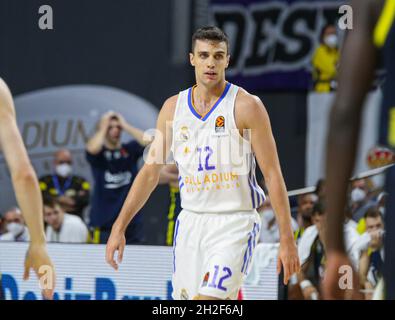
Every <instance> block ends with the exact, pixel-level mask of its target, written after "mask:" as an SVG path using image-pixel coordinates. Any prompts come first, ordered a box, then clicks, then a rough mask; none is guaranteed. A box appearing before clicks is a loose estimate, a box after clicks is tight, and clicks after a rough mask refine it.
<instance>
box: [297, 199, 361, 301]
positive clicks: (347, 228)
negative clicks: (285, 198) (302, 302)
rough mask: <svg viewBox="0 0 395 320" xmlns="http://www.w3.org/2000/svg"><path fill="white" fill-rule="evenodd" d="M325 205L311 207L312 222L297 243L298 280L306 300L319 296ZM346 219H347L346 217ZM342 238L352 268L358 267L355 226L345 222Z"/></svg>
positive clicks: (357, 236) (357, 239)
mask: <svg viewBox="0 0 395 320" xmlns="http://www.w3.org/2000/svg"><path fill="white" fill-rule="evenodd" d="M325 214H326V207H325V204H324V202H318V203H316V204H315V205H314V207H313V209H312V223H313V225H311V226H310V227H308V228H307V229H306V230H305V232H304V233H303V235H302V237H301V238H300V241H299V243H298V252H299V259H300V264H301V272H300V273H299V274H298V282H299V285H300V288H301V290H302V293H303V297H304V298H305V299H307V300H316V299H319V297H320V283H321V280H322V278H323V275H324V271H325V247H324V245H323V243H324V242H323V239H324V233H325V224H324V219H325ZM346 220H347V219H346ZM344 239H345V244H346V252H347V254H348V255H349V257H350V260H351V261H352V263H353V265H354V268H355V269H357V268H358V259H359V253H360V251H359V247H358V244H359V240H360V236H359V234H358V233H357V231H356V229H355V227H353V226H352V225H350V224H348V223H347V222H345V224H344Z"/></svg>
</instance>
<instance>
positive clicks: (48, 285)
mask: <svg viewBox="0 0 395 320" xmlns="http://www.w3.org/2000/svg"><path fill="white" fill-rule="evenodd" d="M30 269H33V270H34V272H35V273H36V275H37V277H38V278H39V279H40V285H41V286H42V287H41V289H42V294H43V296H44V298H45V299H52V298H53V293H54V290H55V280H56V275H55V268H54V266H53V264H52V261H51V259H50V258H49V256H48V253H47V249H46V245H45V243H43V244H35V243H31V244H30V246H29V248H28V250H27V252H26V257H25V272H24V274H23V280H28V279H29V275H30Z"/></svg>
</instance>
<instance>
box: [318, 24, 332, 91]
mask: <svg viewBox="0 0 395 320" xmlns="http://www.w3.org/2000/svg"><path fill="white" fill-rule="evenodd" d="M338 61H339V49H338V36H337V32H336V27H335V26H334V25H326V26H325V27H324V28H323V29H322V32H321V36H320V44H319V46H318V47H317V49H316V50H315V52H314V55H313V59H312V66H313V82H314V91H316V92H330V91H333V90H335V89H336V87H337V82H336V78H337V64H338Z"/></svg>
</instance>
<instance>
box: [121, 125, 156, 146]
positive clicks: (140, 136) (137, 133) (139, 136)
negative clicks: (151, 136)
mask: <svg viewBox="0 0 395 320" xmlns="http://www.w3.org/2000/svg"><path fill="white" fill-rule="evenodd" d="M124 130H125V131H126V132H127V133H129V134H130V135H131V136H132V137H134V138H135V139H136V140H137V142H138V143H139V144H140V145H142V146H146V145H148V144H149V143H150V142H151V140H144V131H142V130H140V129H137V128H135V127H133V126H131V125H130V124H126V125H125V126H124Z"/></svg>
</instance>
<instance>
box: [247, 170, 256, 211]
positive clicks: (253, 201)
mask: <svg viewBox="0 0 395 320" xmlns="http://www.w3.org/2000/svg"><path fill="white" fill-rule="evenodd" d="M250 175H251V173H250ZM248 184H249V186H250V191H251V200H252V208H253V209H255V208H256V207H255V191H254V188H253V187H252V183H251V179H250V177H248Z"/></svg>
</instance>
